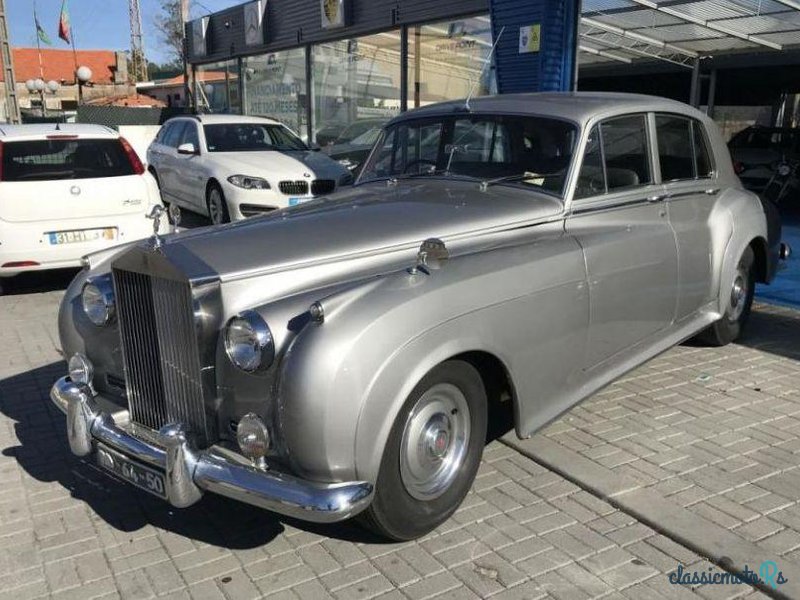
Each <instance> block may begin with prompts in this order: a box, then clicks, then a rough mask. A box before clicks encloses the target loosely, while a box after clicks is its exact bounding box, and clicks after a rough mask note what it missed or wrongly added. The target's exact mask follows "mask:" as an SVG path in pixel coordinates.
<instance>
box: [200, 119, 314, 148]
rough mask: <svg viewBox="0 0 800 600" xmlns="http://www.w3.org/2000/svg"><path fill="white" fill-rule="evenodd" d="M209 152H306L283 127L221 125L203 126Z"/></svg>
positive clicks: (300, 143)
mask: <svg viewBox="0 0 800 600" xmlns="http://www.w3.org/2000/svg"><path fill="white" fill-rule="evenodd" d="M203 131H205V134H206V146H207V147H208V151H209V152H260V151H264V150H284V151H286V150H308V147H307V146H306V145H305V144H304V143H303V141H302V140H301V139H300V138H298V137H297V136H295V135H294V134H293V133H292V132H291V131H289V130H288V129H287V128H286V127H284V126H283V125H272V124H261V123H222V124H217V125H204V126H203Z"/></svg>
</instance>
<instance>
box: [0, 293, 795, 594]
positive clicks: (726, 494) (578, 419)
mask: <svg viewBox="0 0 800 600" xmlns="http://www.w3.org/2000/svg"><path fill="white" fill-rule="evenodd" d="M48 285H50V284H49V283H47V282H45V283H44V284H43V285H42V286H38V287H37V286H32V289H37V290H40V289H47V287H48ZM54 285H55V287H60V283H59V282H58V281H57V282H56V283H55V284H54ZM15 291H16V292H17V293H16V294H15V295H10V296H5V297H0V598H13V599H14V600H23V599H25V598H38V597H48V596H52V597H55V598H93V597H124V598H151V597H170V598H189V597H191V598H258V597H270V598H273V597H274V598H330V597H333V598H343V599H344V598H347V599H349V598H371V597H389V598H411V599H420V598H431V597H437V598H476V597H492V598H531V599H537V598H556V599H572V598H575V599H584V598H609V599H612V598H616V599H619V598H629V599H638V598H656V599H657V598H662V597H664V598H667V597H668V598H684V597H685V598H689V597H703V598H734V597H737V598H738V597H759V596H762V595H766V596H772V597H793V596H794V597H797V593H796V591H797V590H798V587H797V585H798V583H800V579H798V578H800V567H797V568H796V569H795V566H796V565H800V503H798V498H800V470H798V465H800V461H798V452H800V417H798V415H799V414H800V392H799V391H798V390H800V343H798V339H800V313H798V312H795V311H793V310H791V309H788V308H773V307H767V306H764V305H759V306H758V307H757V309H756V311H755V312H754V315H753V321H752V323H751V327H750V330H749V333H748V334H747V335H746V336H745V338H744V339H743V340H742V342H741V343H740V344H736V345H731V346H729V347H726V348H722V349H708V348H700V347H694V346H690V345H687V346H681V347H678V348H675V349H673V350H671V351H669V352H668V353H666V354H664V355H662V356H661V357H659V358H657V359H655V360H654V361H652V362H650V363H648V364H647V365H645V366H644V367H642V368H640V369H638V370H637V371H634V372H633V373H631V374H629V375H628V376H627V377H625V378H624V379H623V380H621V381H619V382H617V383H615V384H614V385H612V386H610V387H609V388H607V389H606V390H604V391H602V392H601V393H599V394H597V395H595V396H594V397H593V398H591V399H589V400H588V401H586V402H585V403H583V404H582V405H580V406H578V407H576V408H574V409H573V410H571V411H570V412H568V413H567V414H566V415H564V416H563V417H562V418H561V419H560V420H558V421H556V422H555V423H553V424H552V425H550V426H549V427H547V428H546V429H544V430H543V431H542V432H540V434H538V435H536V436H534V437H533V438H531V439H530V440H525V441H522V442H520V441H518V440H516V439H515V438H512V437H508V436H506V437H505V438H503V439H502V440H498V441H494V442H492V443H491V444H490V445H489V446H488V447H487V449H486V452H485V455H484V460H483V464H482V466H481V470H480V472H479V476H478V479H477V481H476V483H475V485H474V487H473V490H472V491H471V493H470V494H469V496H468V497H467V499H466V501H465V502H464V504H463V506H462V507H461V508H460V509H459V511H458V512H457V513H456V514H455V515H454V516H453V518H452V519H450V520H449V521H448V522H447V523H445V524H444V525H443V526H442V527H440V528H439V529H438V530H437V531H435V532H434V533H432V534H430V535H428V536H426V537H425V538H423V539H421V540H418V541H415V542H409V543H403V544H393V543H385V542H383V541H381V540H378V539H376V538H374V537H372V536H371V535H370V534H368V533H366V532H364V531H363V530H361V529H360V528H358V527H356V526H355V525H351V524H340V525H337V526H326V527H322V526H314V525H310V524H307V523H301V522H296V521H292V520H288V519H285V518H282V517H279V516H276V515H273V514H270V513H267V512H264V511H261V510H258V509H255V508H251V507H249V506H246V505H242V504H237V503H234V502H231V501H227V500H224V499H222V498H216V497H213V496H210V495H209V496H206V497H205V498H204V499H203V500H202V501H201V502H200V503H199V504H197V505H195V506H194V507H192V508H190V509H187V510H176V509H172V508H171V507H169V506H167V505H165V504H164V503H162V502H161V501H159V500H157V499H155V498H151V497H149V496H147V495H146V494H144V493H141V492H139V491H137V490H135V489H133V488H131V487H129V486H127V485H125V484H123V483H118V482H116V481H114V480H112V479H110V478H109V477H108V476H106V475H105V474H103V473H100V472H98V471H97V469H96V467H94V466H93V465H92V464H91V461H82V460H79V459H77V458H75V457H73V456H72V455H71V454H70V452H69V449H68V447H67V443H66V433H65V424H64V417H63V416H62V415H61V413H59V412H58V411H57V410H56V409H55V408H53V407H51V404H50V402H49V400H48V399H47V393H48V390H49V387H50V385H51V383H52V382H53V380H54V379H56V378H57V377H58V376H60V375H62V374H63V372H64V368H65V366H64V364H63V362H62V357H61V356H60V355H59V352H58V347H59V342H58V337H57V331H56V313H57V307H58V302H59V300H60V297H61V294H62V292H61V291H59V290H58V289H55V290H53V291H46V292H41V293H40V292H37V293H25V290H20V289H17V290H15ZM765 560H772V561H775V563H776V564H777V565H778V566H779V567H780V569H781V570H782V572H783V574H784V575H785V577H786V578H787V579H788V582H787V583H785V584H782V585H780V586H777V587H776V588H773V587H771V586H769V585H762V586H761V589H756V588H754V587H752V586H750V585H746V584H739V585H734V584H728V585H700V586H693V587H692V586H681V585H674V584H671V583H670V581H669V578H668V574H669V573H672V572H674V571H675V569H676V568H677V567H678V565H679V564H681V565H683V568H684V571H698V572H703V571H706V572H725V571H723V569H727V570H728V571H732V572H741V570H742V567H743V566H748V568H749V569H751V570H755V571H756V572H758V567H759V565H760V564H761V563H762V562H763V561H765ZM709 569H710V570H711V571H709Z"/></svg>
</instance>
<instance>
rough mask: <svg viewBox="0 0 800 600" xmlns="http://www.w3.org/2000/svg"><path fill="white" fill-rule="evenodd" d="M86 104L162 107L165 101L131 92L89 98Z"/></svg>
mask: <svg viewBox="0 0 800 600" xmlns="http://www.w3.org/2000/svg"><path fill="white" fill-rule="evenodd" d="M86 104H91V105H93V106H143V107H155V108H163V107H165V106H166V105H167V103H166V102H164V101H162V100H158V99H157V98H151V97H150V96H144V95H141V94H131V95H130V96H124V95H123V96H108V97H105V98H95V99H93V100H89V101H87V102H86Z"/></svg>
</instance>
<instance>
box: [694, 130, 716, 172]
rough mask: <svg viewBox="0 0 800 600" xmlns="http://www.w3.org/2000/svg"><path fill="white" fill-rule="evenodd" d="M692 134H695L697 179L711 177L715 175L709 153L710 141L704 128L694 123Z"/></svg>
mask: <svg viewBox="0 0 800 600" xmlns="http://www.w3.org/2000/svg"><path fill="white" fill-rule="evenodd" d="M692 132H693V134H694V155H695V163H696V165H697V177H701V178H702V177H711V176H712V175H713V174H714V163H712V162H711V153H710V152H709V151H708V144H707V143H706V140H707V139H708V138H707V137H706V136H705V134H704V133H703V126H702V125H701V124H700V123H699V122H697V121H692Z"/></svg>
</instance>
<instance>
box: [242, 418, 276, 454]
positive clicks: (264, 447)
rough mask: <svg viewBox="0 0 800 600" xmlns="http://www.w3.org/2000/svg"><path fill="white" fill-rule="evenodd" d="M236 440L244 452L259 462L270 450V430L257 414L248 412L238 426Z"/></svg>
mask: <svg viewBox="0 0 800 600" xmlns="http://www.w3.org/2000/svg"><path fill="white" fill-rule="evenodd" d="M236 441H237V442H238V444H239V449H240V450H241V451H242V454H244V455H245V456H246V457H247V458H249V459H250V460H253V461H256V462H258V461H260V460H261V459H263V458H264V457H265V456H266V455H267V452H268V451H269V430H268V429H267V426H266V425H264V422H263V421H262V420H261V419H259V418H258V416H257V415H255V414H253V413H248V414H246V415H245V416H243V417H242V420H241V421H239V424H238V425H237V427H236Z"/></svg>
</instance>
